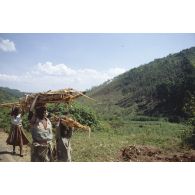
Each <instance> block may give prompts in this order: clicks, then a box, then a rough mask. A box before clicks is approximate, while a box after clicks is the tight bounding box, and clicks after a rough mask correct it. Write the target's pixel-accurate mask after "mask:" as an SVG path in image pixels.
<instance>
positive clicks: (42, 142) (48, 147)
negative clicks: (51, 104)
mask: <svg viewBox="0 0 195 195" xmlns="http://www.w3.org/2000/svg"><path fill="white" fill-rule="evenodd" d="M46 116H47V111H46V107H45V106H39V107H36V108H35V114H33V113H32V112H30V113H29V120H30V124H31V133H32V138H33V143H32V148H31V161H32V162H51V161H53V144H52V139H53V133H52V124H51V122H50V120H49V119H48V118H47V117H46Z"/></svg>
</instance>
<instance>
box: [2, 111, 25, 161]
mask: <svg viewBox="0 0 195 195" xmlns="http://www.w3.org/2000/svg"><path fill="white" fill-rule="evenodd" d="M21 117H22V113H21V110H20V108H18V107H15V108H12V112H11V130H10V134H9V136H8V138H7V140H6V142H7V144H9V145H13V154H16V152H15V148H16V146H19V147H20V157H23V145H27V144H28V143H29V140H28V139H27V137H26V135H25V134H24V131H23V126H22V118H21Z"/></svg>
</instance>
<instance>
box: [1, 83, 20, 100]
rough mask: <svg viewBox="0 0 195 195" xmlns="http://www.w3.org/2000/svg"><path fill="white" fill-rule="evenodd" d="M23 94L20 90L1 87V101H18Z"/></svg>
mask: <svg viewBox="0 0 195 195" xmlns="http://www.w3.org/2000/svg"><path fill="white" fill-rule="evenodd" d="M23 95H24V93H23V92H20V91H19V90H16V89H9V88H6V87H0V103H4V102H14V101H17V100H18V98H19V97H21V96H23Z"/></svg>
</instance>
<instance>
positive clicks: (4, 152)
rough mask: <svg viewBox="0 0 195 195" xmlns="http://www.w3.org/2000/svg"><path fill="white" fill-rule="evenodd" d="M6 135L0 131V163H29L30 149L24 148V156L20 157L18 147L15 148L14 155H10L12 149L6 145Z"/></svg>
mask: <svg viewBox="0 0 195 195" xmlns="http://www.w3.org/2000/svg"><path fill="white" fill-rule="evenodd" d="M7 137H8V134H7V133H5V132H4V131H3V130H2V129H0V162H29V161H30V147H29V146H24V147H23V153H24V156H23V157H20V155H19V147H18V146H17V147H16V154H15V155H13V154H12V149H13V147H12V146H10V145H7V144H6V139H7Z"/></svg>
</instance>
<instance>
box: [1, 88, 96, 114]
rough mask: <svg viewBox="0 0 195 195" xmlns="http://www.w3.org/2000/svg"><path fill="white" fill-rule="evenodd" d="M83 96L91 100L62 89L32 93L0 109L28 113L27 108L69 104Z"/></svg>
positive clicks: (77, 93) (76, 92)
mask: <svg viewBox="0 0 195 195" xmlns="http://www.w3.org/2000/svg"><path fill="white" fill-rule="evenodd" d="M80 96H83V97H85V98H88V99H90V100H93V101H94V99H92V98H90V97H88V96H86V95H85V94H84V93H82V92H79V91H76V90H73V89H63V90H58V91H51V90H50V91H47V92H44V93H32V94H27V95H25V96H24V97H22V98H20V99H19V102H13V103H5V104H0V107H8V108H11V107H13V106H18V107H21V108H22V109H23V110H25V111H28V110H29V108H30V107H31V108H32V107H35V106H36V105H46V104H47V103H66V104H69V103H70V102H72V101H73V100H74V99H76V98H78V97H80Z"/></svg>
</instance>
